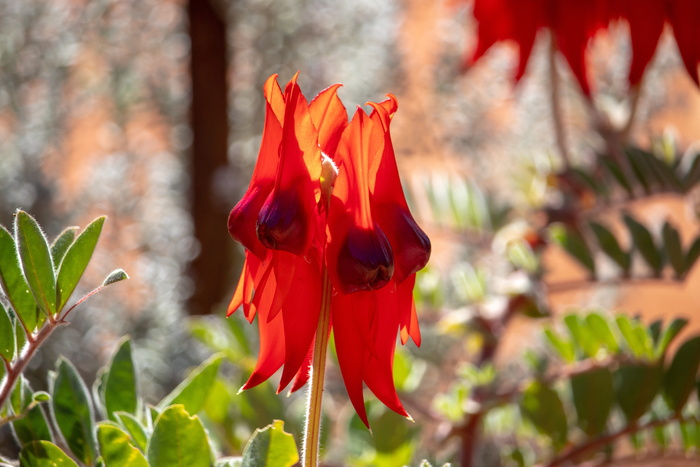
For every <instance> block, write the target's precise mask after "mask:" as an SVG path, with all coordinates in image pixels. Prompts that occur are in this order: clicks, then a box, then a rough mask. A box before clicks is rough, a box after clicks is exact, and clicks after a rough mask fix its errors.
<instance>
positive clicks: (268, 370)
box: [242, 309, 285, 389]
mask: <svg viewBox="0 0 700 467" xmlns="http://www.w3.org/2000/svg"><path fill="white" fill-rule="evenodd" d="M267 314H268V313H267V310H264V309H260V310H258V330H259V332H260V353H259V355H258V361H257V363H256V364H255V369H254V370H253V373H252V374H251V375H250V378H248V381H247V382H246V383H245V384H244V385H243V388H242V389H250V388H252V387H254V386H257V385H258V384H260V383H262V382H263V381H265V380H267V379H268V378H269V377H270V376H272V375H273V374H274V373H275V372H276V371H277V370H279V369H280V367H281V366H282V363H284V348H285V336H284V322H283V321H282V315H277V317H276V318H275V319H272V320H268V316H267Z"/></svg>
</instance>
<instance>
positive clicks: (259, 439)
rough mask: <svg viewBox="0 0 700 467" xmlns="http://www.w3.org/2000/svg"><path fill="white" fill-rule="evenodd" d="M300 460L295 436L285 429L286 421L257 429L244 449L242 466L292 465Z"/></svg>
mask: <svg viewBox="0 0 700 467" xmlns="http://www.w3.org/2000/svg"><path fill="white" fill-rule="evenodd" d="M298 461H299V454H298V453H297V447H296V444H295V443H294V438H292V435H290V434H289V433H286V432H285V431H284V422H282V421H281V420H276V421H275V422H274V423H273V424H272V425H269V426H267V427H265V428H263V429H258V430H255V433H254V434H253V437H252V438H251V439H250V442H249V443H248V445H247V446H246V448H245V451H243V459H242V460H241V467H278V466H279V467H291V466H292V465H294V464H296V463H297V462H298Z"/></svg>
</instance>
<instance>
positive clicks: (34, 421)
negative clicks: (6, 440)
mask: <svg viewBox="0 0 700 467" xmlns="http://www.w3.org/2000/svg"><path fill="white" fill-rule="evenodd" d="M33 401H34V395H33V393H32V388H31V387H30V386H29V383H28V382H27V380H26V379H24V378H23V377H21V378H20V379H19V381H17V385H16V386H15V389H14V390H13V392H12V396H11V404H12V410H13V412H14V413H15V414H17V415H19V414H21V413H23V412H24V411H25V410H26V409H27V407H28V406H29V405H30V404H31V403H32V402H33ZM12 431H14V433H15V438H17V440H18V441H19V443H20V445H25V444H28V443H30V442H32V441H41V440H44V441H53V438H52V436H51V431H50V430H49V424H48V421H47V419H46V415H45V414H44V409H43V408H42V407H41V405H35V407H33V408H32V409H31V410H29V411H28V412H27V414H26V415H25V416H24V417H22V418H20V419H18V420H15V421H13V422H12Z"/></svg>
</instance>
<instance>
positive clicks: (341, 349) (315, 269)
mask: <svg viewBox="0 0 700 467" xmlns="http://www.w3.org/2000/svg"><path fill="white" fill-rule="evenodd" d="M337 88H338V85H336V86H332V87H330V88H328V89H326V90H324V91H322V92H321V93H320V94H319V95H318V96H317V97H316V98H315V99H314V100H313V101H312V102H311V104H308V105H307V103H306V100H305V99H304V97H303V95H302V94H301V91H300V89H299V87H298V85H297V84H296V76H295V77H294V78H293V79H292V81H291V82H290V83H289V84H288V85H287V87H286V89H285V92H284V93H282V91H281V90H280V88H279V86H278V85H277V81H276V76H272V77H270V78H269V79H268V81H267V83H266V85H265V88H264V90H265V98H266V101H267V112H266V118H265V128H264V130H263V140H262V144H261V148H260V154H259V156H258V161H257V164H256V167H255V170H254V172H253V177H252V180H251V183H250V186H249V187H248V190H247V191H246V194H245V195H244V197H243V199H242V200H241V201H240V202H239V203H238V204H237V205H236V206H235V207H234V208H233V210H232V211H231V215H230V216H229V232H230V233H231V236H232V237H233V238H234V239H236V240H237V241H239V242H240V243H242V244H243V246H244V247H245V248H246V260H245V264H244V266H243V272H242V273H241V278H240V280H239V283H238V286H237V288H236V292H235V293H234V296H233V299H232V300H231V304H230V305H229V309H228V314H229V315H230V314H231V313H233V312H234V311H235V310H236V309H238V307H239V306H241V305H242V306H243V312H244V314H245V316H246V318H247V319H248V320H249V321H251V322H252V320H253V319H254V317H255V316H256V314H257V316H258V327H259V330H260V356H259V358H258V362H257V364H256V367H255V369H254V371H253V374H252V375H251V377H250V379H249V380H248V381H247V382H246V384H245V385H244V386H243V389H247V388H250V387H253V386H255V385H257V384H259V383H261V382H262V381H264V380H266V379H267V378H269V377H270V376H272V374H273V373H275V372H276V371H277V370H278V369H279V368H280V367H284V368H283V371H282V377H281V380H280V384H279V388H278V391H281V390H283V389H284V388H285V387H287V386H288V385H289V383H290V382H292V380H294V382H293V384H292V388H291V391H295V390H297V389H299V388H300V387H301V386H303V385H304V383H305V382H306V381H307V379H308V367H309V364H310V358H311V351H312V349H313V345H312V344H313V342H314V337H315V333H316V328H317V324H318V320H319V310H320V307H321V295H322V292H323V290H322V284H321V282H322V270H323V268H328V271H329V275H330V277H331V281H332V286H333V294H334V297H333V299H332V309H331V310H332V311H331V313H332V315H331V317H332V326H333V327H334V328H335V334H334V335H335V341H336V349H337V352H338V360H339V364H340V368H341V372H342V374H343V378H344V380H345V384H346V387H347V389H348V394H349V395H350V399H351V401H352V403H353V405H354V406H355V408H356V410H357V412H358V414H359V415H360V417H361V418H362V420H363V422H364V423H365V424H368V421H367V415H366V413H365V410H364V404H363V396H362V384H363V382H364V383H366V384H367V386H368V387H369V388H370V389H371V390H372V391H373V392H374V393H375V394H376V395H377V397H378V398H379V399H380V400H381V401H382V402H384V403H385V404H386V405H387V406H388V407H390V408H391V409H393V410H395V411H396V412H398V413H400V414H402V415H406V416H407V413H406V411H405V410H404V409H403V407H402V405H401V402H400V401H399V399H398V396H397V395H396V389H395V387H394V383H393V378H392V366H393V356H394V348H395V344H396V337H397V335H399V334H400V336H401V340H402V342H403V343H405V342H406V341H407V340H408V337H409V336H410V337H412V338H413V340H414V341H415V342H416V343H417V344H420V330H419V328H418V322H417V319H416V313H415V306H414V304H413V295H412V293H413V285H414V283H415V273H416V272H417V271H418V270H419V269H421V268H422V267H423V266H425V264H426V263H427V261H428V257H429V255H430V241H429V240H428V238H427V236H426V235H425V234H424V233H423V231H422V230H421V229H420V228H419V227H418V225H417V224H416V223H415V221H414V220H413V217H412V216H411V214H410V211H409V209H408V205H407V204H406V200H405V198H404V195H403V191H402V189H401V183H400V180H399V174H398V169H397V166H396V161H395V157H394V151H393V147H392V144H391V137H390V133H389V123H390V120H391V116H392V115H393V113H394V112H395V111H396V108H397V105H396V99H395V98H394V97H393V96H390V98H389V99H388V100H387V101H385V102H382V103H381V104H370V105H371V106H372V107H373V111H372V113H371V114H370V115H369V116H368V115H367V114H366V113H365V112H364V111H362V110H361V109H358V111H357V112H356V114H355V117H354V118H353V120H352V122H351V123H350V124H349V125H348V122H347V114H346V111H345V108H344V107H343V105H342V103H341V102H340V100H339V99H338V97H337V94H336V91H337ZM323 155H325V157H329V156H332V158H333V160H334V161H335V163H336V164H338V166H339V167H338V176H337V179H336V180H335V187H334V188H333V191H332V195H331V196H330V198H325V197H326V196H328V195H329V193H326V192H325V191H324V188H323V185H324V183H323V181H322V180H321V177H322V173H321V172H322V171H321V167H322V157H323ZM380 310H381V311H380ZM328 332H330V329H329V330H328Z"/></svg>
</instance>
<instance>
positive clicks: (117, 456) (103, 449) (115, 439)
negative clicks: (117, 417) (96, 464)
mask: <svg viewBox="0 0 700 467" xmlns="http://www.w3.org/2000/svg"><path fill="white" fill-rule="evenodd" d="M97 440H98V441H99V443H100V454H101V455H102V460H103V461H104V464H105V467H122V466H129V467H148V461H146V458H145V457H144V456H143V454H141V451H139V450H138V448H137V447H135V446H134V445H133V443H132V439H131V437H130V436H129V435H128V434H126V433H124V432H123V431H122V430H121V429H120V428H119V427H116V426H114V425H111V424H108V423H101V424H99V425H98V426H97Z"/></svg>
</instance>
